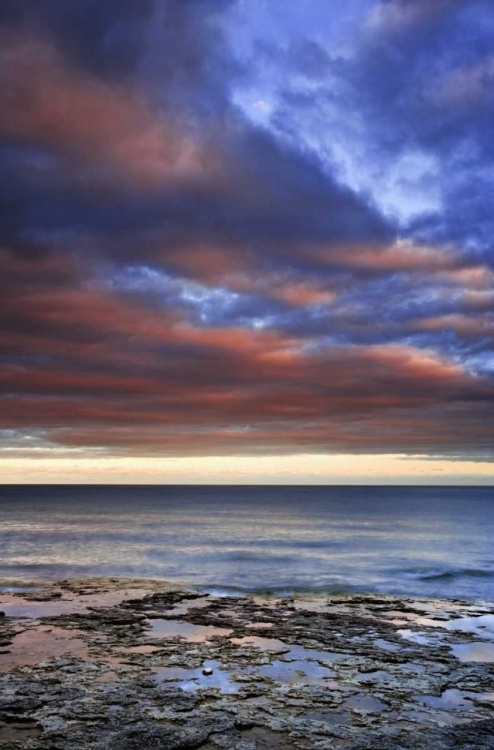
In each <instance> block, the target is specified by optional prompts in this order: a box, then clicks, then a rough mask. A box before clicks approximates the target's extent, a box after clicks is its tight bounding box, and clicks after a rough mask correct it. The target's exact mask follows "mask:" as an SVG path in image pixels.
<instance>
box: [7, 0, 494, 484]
mask: <svg viewBox="0 0 494 750" xmlns="http://www.w3.org/2000/svg"><path fill="white" fill-rule="evenodd" d="M493 50H494V8H493V5H492V0H434V2H431V0H332V2H328V1H327V0H290V2H288V0H72V1H71V2H67V0H43V2H42V3H40V2H39V0H0V174H1V180H0V291H1V294H0V358H1V367H0V388H1V391H0V481H2V482H7V483H8V482H137V483H140V482H152V483H155V482H158V483H159V482H199V483H200V482H213V483H215V482H218V483H221V482H232V483H235V482H242V483H249V482H275V483H283V482H286V483H297V482H301V483H316V484H317V483H323V484H324V483H339V482H349V483H366V482H369V483H381V482H391V483H409V482H411V483H450V484H455V483H465V484H469V483H479V484H491V483H493V481H494V350H493V342H494V250H493V244H492V243H493V239H492V238H493V237H494V211H493V210H492V205H493V199H494V139H493V138H492V123H493V118H494V52H493Z"/></svg>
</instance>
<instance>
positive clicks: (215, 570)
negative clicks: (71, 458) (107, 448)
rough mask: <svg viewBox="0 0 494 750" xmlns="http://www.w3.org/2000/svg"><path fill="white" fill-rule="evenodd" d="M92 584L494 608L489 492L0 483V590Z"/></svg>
mask: <svg viewBox="0 0 494 750" xmlns="http://www.w3.org/2000/svg"><path fill="white" fill-rule="evenodd" d="M98 575H112V576H113V575H118V576H134V577H146V578H162V579H168V580H171V581H181V582H184V583H187V584H191V585H194V586H198V587H201V588H203V589H205V590H208V591H215V592H222V591H225V592H230V591H263V592H273V593H278V594H280V593H290V592H294V593H296V592H307V591H318V592H319V591H320V592H326V591H327V592H350V593H351V592H382V593H394V594H405V595H414V596H431V597H440V598H446V597H460V598H466V599H472V600H473V599H481V600H490V601H494V488H465V487H461V488H437V487H434V488H427V487H420V488H419V487H417V488H396V487H169V486H161V487H94V486H93V487H90V486H86V487H60V486H43V487H41V486H39V487H33V486H31V487H29V486H26V487H19V486H18V487H9V486H3V487H1V486H0V586H2V587H4V588H8V587H9V586H14V585H16V586H19V585H23V584H24V583H26V582H38V581H52V580H57V579H61V578H71V577H81V576H98Z"/></svg>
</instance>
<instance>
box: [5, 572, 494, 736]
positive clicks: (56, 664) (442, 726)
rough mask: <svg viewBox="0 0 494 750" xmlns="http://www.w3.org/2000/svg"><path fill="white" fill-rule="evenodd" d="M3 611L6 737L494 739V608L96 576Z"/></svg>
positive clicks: (14, 599)
mask: <svg viewBox="0 0 494 750" xmlns="http://www.w3.org/2000/svg"><path fill="white" fill-rule="evenodd" d="M0 610H1V611H2V612H3V615H1V616H0V747H6V748H12V750H14V748H19V749H20V748H23V749H24V750H27V749H28V748H29V750H79V748H84V749H87V750H182V749H183V750H185V749H190V750H192V749H193V748H203V750H218V749H219V748H223V749H225V750H260V749H261V748H273V749H274V750H276V749H278V750H285V749H286V750H291V749H295V748H297V749H298V748H300V749H301V750H302V749H304V750H305V749H307V750H309V749H310V750H332V749H337V748H348V749H349V750H364V748H365V749H367V750H370V749H373V750H388V749H389V750H391V749H393V750H395V749H396V750H398V749H399V748H403V749H404V750H405V749H407V750H408V749H410V748H414V749H417V750H418V749H419V748H420V749H421V750H422V749H429V748H430V749H431V750H442V748H462V750H467V749H468V750H484V749H486V748H490V749H491V748H494V719H493V711H494V605H489V604H475V605H472V604H471V603H468V602H461V601H457V600H454V601H447V602H440V601H431V600H420V601H417V600H415V599H408V598H394V597H384V596H370V595H369V596H353V597H335V596H332V597H328V596H313V597H301V598H296V599H273V598H261V597H240V596H230V597H225V596H215V595H205V594H204V593H202V592H200V591H193V590H188V589H186V588H183V589H182V588H177V587H173V586H169V585H166V584H165V583H163V582H158V581H149V580H145V581H142V580H141V581H139V580H125V579H91V580H71V581H61V582H59V583H57V584H54V585H53V586H51V587H49V588H46V589H36V590H32V591H24V592H23V593H11V594H6V593H3V594H0Z"/></svg>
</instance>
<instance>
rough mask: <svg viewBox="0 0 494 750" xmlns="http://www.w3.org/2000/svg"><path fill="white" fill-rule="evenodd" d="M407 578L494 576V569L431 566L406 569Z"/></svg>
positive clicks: (417, 579) (448, 578)
mask: <svg viewBox="0 0 494 750" xmlns="http://www.w3.org/2000/svg"><path fill="white" fill-rule="evenodd" d="M403 574H404V575H405V577H406V578H410V579H412V580H414V581H448V580H456V579H458V578H494V571H492V570H485V569H483V568H446V569H437V568H431V569H427V570H405V571H403Z"/></svg>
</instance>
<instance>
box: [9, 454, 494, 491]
mask: <svg viewBox="0 0 494 750" xmlns="http://www.w3.org/2000/svg"><path fill="white" fill-rule="evenodd" d="M493 476H494V463H488V462H475V461H467V460H457V461H451V460H444V459H440V458H438V459H431V458H429V457H426V456H406V455H400V454H397V455H365V456H362V455H350V454H341V455H331V456H327V455H304V454H300V455H291V456H290V455H284V456H200V457H174V458H169V457H168V458H155V457H153V458H151V457H124V456H108V457H94V458H91V457H87V456H84V457H81V456H80V455H79V456H62V457H56V458H53V457H42V456H40V457H37V458H32V457H29V458H22V457H13V458H4V459H3V462H2V475H1V478H0V484H17V483H19V484H158V485H159V484H163V485H166V484H190V485H194V484H197V485H201V484H273V485H283V484H301V485H303V484H309V485H310V484H314V485H318V484H320V485H343V484H374V485H376V484H378V485H379V484H389V485H403V484H405V485H406V484H412V485H415V484H425V485H481V486H488V485H490V484H492V483H493Z"/></svg>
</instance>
